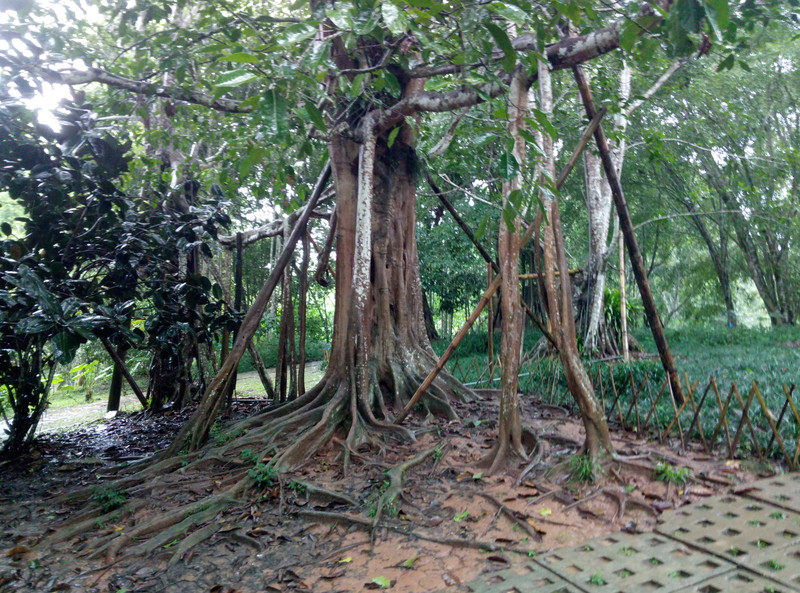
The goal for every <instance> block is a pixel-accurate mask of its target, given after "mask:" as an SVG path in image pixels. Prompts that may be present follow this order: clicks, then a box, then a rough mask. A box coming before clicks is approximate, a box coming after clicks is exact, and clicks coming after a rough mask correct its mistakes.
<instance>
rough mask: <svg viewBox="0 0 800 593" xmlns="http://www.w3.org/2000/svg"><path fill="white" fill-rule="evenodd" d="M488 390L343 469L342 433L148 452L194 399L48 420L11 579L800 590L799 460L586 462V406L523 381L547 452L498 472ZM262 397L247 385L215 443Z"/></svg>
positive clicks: (10, 528)
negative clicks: (560, 401) (273, 449)
mask: <svg viewBox="0 0 800 593" xmlns="http://www.w3.org/2000/svg"><path fill="white" fill-rule="evenodd" d="M476 396H477V397H476V398H475V399H474V400H471V401H469V402H459V403H458V404H456V405H457V412H458V417H459V418H460V420H458V421H454V420H448V419H446V418H443V417H439V418H437V417H434V416H433V415H428V416H427V417H423V415H421V414H416V413H415V414H414V415H413V416H412V417H411V418H410V420H411V421H412V422H410V424H409V425H410V426H413V427H414V430H415V432H416V434H417V440H416V441H415V442H413V443H407V442H402V441H397V440H394V439H391V438H387V439H386V440H385V441H384V447H383V448H381V449H380V450H378V451H376V450H375V449H369V450H367V449H364V450H361V449H359V450H358V451H356V452H355V454H354V455H352V458H351V471H350V472H349V473H347V474H344V473H343V472H342V460H341V455H340V452H341V448H342V446H343V440H342V438H341V437H334V440H333V445H334V446H332V447H328V448H327V449H326V450H325V452H324V453H320V454H318V455H317V456H315V458H314V460H313V463H308V464H307V465H305V466H304V469H302V470H298V471H294V472H288V473H280V474H273V473H271V472H270V470H269V467H268V466H267V465H266V464H265V463H264V460H263V458H262V457H261V456H260V455H257V454H254V453H253V451H250V450H248V449H247V448H244V449H242V450H241V451H238V450H237V453H236V455H230V456H224V455H217V456H215V455H214V451H215V449H211V450H210V451H209V453H207V454H206V455H205V456H202V457H198V456H192V455H191V454H189V455H185V456H183V457H178V458H177V461H176V462H177V463H178V467H177V469H176V470H173V471H170V472H165V471H160V472H159V470H158V467H157V466H156V469H155V470H153V469H152V467H153V466H152V465H151V466H149V469H148V468H146V469H144V470H143V469H141V468H140V466H141V465H143V464H145V465H146V462H145V461H139V460H142V459H143V458H144V457H145V456H146V455H148V454H152V453H153V452H156V451H159V450H162V449H163V448H164V446H165V445H166V443H168V442H169V441H170V438H171V437H172V435H174V433H175V430H176V429H177V427H179V426H180V425H181V423H182V422H183V421H184V420H185V416H186V414H188V413H190V411H186V413H184V414H181V415H174V416H170V415H164V416H151V415H147V414H145V413H139V414H121V415H120V416H118V417H117V418H114V419H112V420H109V421H106V422H103V423H101V424H99V425H98V424H93V425H90V426H87V427H86V428H83V429H81V430H79V431H75V432H72V433H63V434H53V435H47V434H45V435H42V436H41V437H40V438H39V439H38V440H37V443H38V444H37V448H36V450H35V451H34V452H33V453H32V456H31V458H29V459H26V460H23V461H24V462H23V463H20V464H18V465H14V464H5V465H3V466H2V467H0V471H2V474H3V476H4V479H3V481H2V483H0V521H2V524H3V526H4V529H3V531H2V533H0V550H2V552H3V553H2V554H0V592H1V593H5V592H6V591H14V592H23V593H27V592H34V591H35V592H41V591H67V590H70V591H85V592H87V593H95V592H96V593H99V592H101V591H103V592H105V591H120V590H127V591H163V592H165V593H179V592H183V591H201V592H206V591H208V592H212V591H213V592H215V593H218V592H219V593H234V592H235V593H263V592H264V591H269V592H270V593H273V592H284V591H294V590H311V591H315V592H321V593H334V592H338V591H342V592H344V591H348V592H349V591H364V590H370V589H382V588H383V589H386V588H387V587H388V590H390V591H391V592H392V593H423V592H434V591H439V590H441V589H442V588H443V587H446V589H444V590H448V591H473V592H477V591H481V592H488V591H492V592H493V591H509V590H512V591H513V590H517V591H519V592H525V591H534V590H536V591H576V592H580V591H589V592H593V591H608V592H610V593H615V592H617V591H625V592H628V591H648V590H650V589H653V590H658V591H678V590H681V591H684V590H685V591H718V590H719V591H751V590H752V591H772V590H775V591H790V590H793V591H796V590H798V589H797V581H795V580H793V579H794V578H795V577H797V576H799V575H800V559H798V556H797V554H798V553H800V550H798V547H797V542H796V540H797V538H798V537H800V535H799V534H800V523H799V521H800V500H798V499H800V495H799V494H798V492H800V488H798V486H800V484H798V482H797V479H796V477H795V476H794V475H793V474H788V475H783V476H776V477H774V478H771V479H768V480H765V481H761V482H756V483H754V484H753V483H749V482H752V480H754V479H757V478H758V477H759V476H758V475H757V473H758V472H764V471H770V470H771V469H772V468H771V467H767V466H766V465H754V464H748V463H745V462H738V461H737V462H732V461H728V462H726V461H724V460H721V459H714V458H709V457H708V456H707V455H705V453H704V452H703V451H702V448H701V447H699V446H698V447H694V446H693V445H692V443H686V447H685V448H684V449H681V444H680V442H675V443H669V442H668V443H664V444H657V443H654V442H652V441H649V440H648V439H647V438H645V437H643V436H642V435H635V434H631V433H624V432H621V431H612V437H613V440H614V447H615V449H616V450H617V451H618V453H619V458H615V459H614V460H609V461H607V462H606V463H605V464H604V465H603V466H602V467H595V468H594V469H592V468H589V471H588V472H587V471H586V470H587V468H586V467H581V466H580V465H579V464H578V463H576V461H578V460H580V459H582V456H579V455H577V453H578V452H579V451H580V447H581V444H582V442H583V434H582V431H583V426H582V424H581V423H580V421H579V420H577V419H576V418H574V417H573V416H571V415H570V414H569V411H568V410H565V409H563V408H560V407H558V406H549V405H546V404H544V403H543V402H541V401H540V400H539V399H537V397H536V396H526V397H525V398H523V399H522V407H521V414H522V418H523V423H524V425H525V426H526V427H529V428H530V429H531V430H533V431H535V432H536V434H538V435H539V439H538V445H539V447H540V451H539V454H537V456H536V458H537V460H536V461H535V462H530V461H529V462H528V463H522V462H520V463H518V464H510V465H509V467H508V469H507V471H505V472H504V473H498V474H494V475H491V476H490V475H489V474H488V472H486V469H485V466H484V465H483V464H485V461H486V458H487V453H488V452H489V451H490V450H491V447H492V444H493V443H494V440H495V437H496V431H497V423H496V420H489V421H487V420H485V419H486V418H491V419H494V418H497V415H498V414H497V412H498V410H497V405H498V403H497V400H498V398H497V397H496V393H489V392H478V393H477V394H476ZM262 405H264V404H262V403H259V402H252V401H251V402H246V403H245V402H238V403H234V407H233V409H232V411H231V418H230V422H229V423H228V424H223V423H221V424H220V426H219V428H215V429H214V430H213V431H212V436H211V439H212V443H213V444H214V447H216V450H217V451H219V450H221V449H220V448H221V447H223V446H224V443H226V442H235V441H236V439H239V438H242V437H241V436H237V435H238V433H237V432H236V430H237V426H240V425H241V422H242V421H243V419H245V418H248V417H252V415H253V414H254V413H258V412H259V409H258V406H262ZM231 439H233V440H231ZM254 455H255V457H256V458H254ZM181 459H184V460H185V463H184V464H183V465H181ZM658 464H661V465H660V466H659V465H658ZM121 465H122V467H121ZM126 465H127V467H124V466H126ZM657 467H661V468H662V469H663V468H667V469H668V470H669V471H665V472H662V473H661V474H659V473H658V472H654V469H655V468H657ZM142 471H151V472H155V473H153V474H152V475H151V474H148V475H149V476H150V477H148V478H147V479H146V480H142V479H132V478H133V477H134V476H136V474H137V473H139V474H141V472H142ZM242 475H244V476H245V477H248V478H249V480H242V479H241V476H242ZM581 476H582V479H579V477H581ZM659 476H661V479H659ZM664 476H666V477H667V478H669V479H667V480H666V481H664ZM242 485H244V486H242ZM242 487H246V488H247V491H246V492H239V491H237V488H242ZM587 540H588V541H587ZM521 573H524V574H522V576H520V574H521ZM714 579H716V580H714ZM725 579H728V580H727V581H726V580H725ZM748 579H749V580H748ZM536 583H539V584H538V585H537V584H536ZM548 583H549V584H548ZM647 583H651V584H649V585H648V584H647ZM720 583H721V584H720ZM726 583H727V584H726ZM655 584H657V585H658V586H657V587H656V585H655ZM503 587H505V588H503ZM648 587H649V588H650V589H648ZM693 587H694V588H693ZM703 587H706V588H703ZM708 587H713V588H708ZM754 587H756V588H754ZM757 587H761V588H757ZM770 587H772V588H770Z"/></svg>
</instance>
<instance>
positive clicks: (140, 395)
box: [100, 338, 147, 408]
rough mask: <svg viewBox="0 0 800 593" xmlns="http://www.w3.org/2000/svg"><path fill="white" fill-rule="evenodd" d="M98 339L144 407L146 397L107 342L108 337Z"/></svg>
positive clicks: (145, 405)
mask: <svg viewBox="0 0 800 593" xmlns="http://www.w3.org/2000/svg"><path fill="white" fill-rule="evenodd" d="M100 341H101V342H102V343H103V346H104V347H105V349H106V351H107V352H108V354H109V356H111V360H113V361H114V364H115V365H117V368H119V370H120V371H122V375H123V376H124V377H125V380H126V381H127V382H128V385H130V386H131V389H133V392H134V393H135V394H136V398H137V399H138V400H139V403H141V404H142V407H143V408H146V407H147V398H146V397H145V396H144V393H142V390H141V389H139V386H138V385H137V384H136V381H134V379H133V377H132V376H131V374H130V372H129V371H128V367H126V366H125V361H123V360H122V358H121V357H120V356H119V354H117V352H116V350H114V347H113V346H112V345H111V342H109V341H108V339H106V338H100Z"/></svg>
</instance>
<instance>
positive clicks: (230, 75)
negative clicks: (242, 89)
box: [214, 70, 258, 89]
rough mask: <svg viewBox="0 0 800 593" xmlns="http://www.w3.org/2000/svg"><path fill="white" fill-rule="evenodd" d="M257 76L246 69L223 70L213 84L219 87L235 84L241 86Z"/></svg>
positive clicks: (233, 85) (230, 86)
mask: <svg viewBox="0 0 800 593" xmlns="http://www.w3.org/2000/svg"><path fill="white" fill-rule="evenodd" d="M256 78H258V77H257V76H256V75H255V74H253V73H252V72H249V71H248V70H230V71H228V72H223V73H222V74H220V75H219V76H218V77H217V80H216V82H214V86H217V87H221V88H226V89H228V88H234V87H237V86H242V85H243V84H246V83H248V82H250V81H252V80H255V79H256Z"/></svg>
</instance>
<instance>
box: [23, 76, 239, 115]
mask: <svg viewBox="0 0 800 593" xmlns="http://www.w3.org/2000/svg"><path fill="white" fill-rule="evenodd" d="M36 72H37V73H38V74H40V75H41V76H42V78H44V79H45V80H46V81H48V82H51V83H54V84H67V85H78V84H89V83H91V82H99V83H100V84H106V85H108V86H111V87H114V88H118V89H123V90H126V91H130V92H132V93H136V94H139V95H150V96H157V97H165V98H168V99H175V100H176V101H185V102H187V103H193V104H195V105H202V106H203V107H211V108H212V109H216V110H217V111H225V112H227V113H248V112H250V111H252V107H246V108H240V107H239V105H240V102H239V101H234V100H233V99H225V98H221V99H214V98H213V97H212V96H211V95H207V94H206V93H202V92H200V91H194V90H189V89H185V88H181V87H178V86H174V85H161V84H154V83H151V82H143V81H140V80H131V79H130V78H123V77H122V76H117V75H116V74H112V73H111V72H108V71H106V70H102V69H100V68H89V69H88V70H60V71H59V70H52V69H50V68H38V69H37V70H36Z"/></svg>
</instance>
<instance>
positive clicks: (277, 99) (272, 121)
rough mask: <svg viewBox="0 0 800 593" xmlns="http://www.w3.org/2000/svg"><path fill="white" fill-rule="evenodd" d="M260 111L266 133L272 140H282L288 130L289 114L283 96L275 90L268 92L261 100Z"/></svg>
mask: <svg viewBox="0 0 800 593" xmlns="http://www.w3.org/2000/svg"><path fill="white" fill-rule="evenodd" d="M261 110H262V113H263V115H264V123H265V124H266V127H267V129H266V131H267V133H268V134H269V135H270V136H271V137H273V138H276V139H280V138H282V136H283V135H284V134H286V132H287V131H288V130H289V114H288V112H287V110H286V99H285V98H284V96H283V94H282V93H280V92H279V91H278V89H275V88H272V89H270V90H268V91H267V92H266V93H265V94H264V98H263V99H262V100H261Z"/></svg>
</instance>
